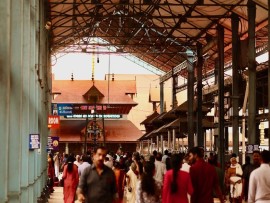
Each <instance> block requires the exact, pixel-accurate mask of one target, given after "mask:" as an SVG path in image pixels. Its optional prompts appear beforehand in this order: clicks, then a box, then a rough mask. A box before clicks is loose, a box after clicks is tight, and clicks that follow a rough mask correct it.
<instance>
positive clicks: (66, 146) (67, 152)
mask: <svg viewBox="0 0 270 203" xmlns="http://www.w3.org/2000/svg"><path fill="white" fill-rule="evenodd" d="M65 153H66V154H69V148H68V142H66V143H65ZM85 153H86V151H85Z"/></svg>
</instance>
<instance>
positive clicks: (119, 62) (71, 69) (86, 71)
mask: <svg viewBox="0 0 270 203" xmlns="http://www.w3.org/2000/svg"><path fill="white" fill-rule="evenodd" d="M98 58H99V63H97V56H94V67H95V71H94V78H95V79H96V80H104V78H105V74H108V73H111V74H112V73H114V74H154V73H153V72H151V71H149V70H147V69H146V68H144V67H142V66H139V65H137V64H135V63H133V62H132V61H130V60H128V59H126V58H124V57H123V56H121V55H116V54H111V55H110V56H109V55H108V54H106V55H99V57H98ZM55 59H56V58H55V57H53V58H52V73H54V77H55V80H70V79H71V74H72V73H73V77H74V79H77V80H89V79H90V80H91V78H92V66H93V65H92V54H85V53H80V54H78V53H69V54H67V55H64V56H62V57H58V58H57V60H55ZM109 61H110V62H109Z"/></svg>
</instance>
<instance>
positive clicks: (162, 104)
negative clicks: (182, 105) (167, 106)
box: [159, 82, 164, 113]
mask: <svg viewBox="0 0 270 203" xmlns="http://www.w3.org/2000/svg"><path fill="white" fill-rule="evenodd" d="M159 86H160V113H163V111H164V83H163V82H161V83H160V84H159Z"/></svg>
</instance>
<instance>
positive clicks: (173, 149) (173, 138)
mask: <svg viewBox="0 0 270 203" xmlns="http://www.w3.org/2000/svg"><path fill="white" fill-rule="evenodd" d="M175 142H176V136H175V129H173V133H172V152H174V151H175Z"/></svg>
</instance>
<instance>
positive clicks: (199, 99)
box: [196, 43, 205, 146]
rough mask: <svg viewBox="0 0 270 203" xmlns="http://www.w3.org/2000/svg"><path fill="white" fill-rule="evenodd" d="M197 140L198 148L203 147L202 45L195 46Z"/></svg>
mask: <svg viewBox="0 0 270 203" xmlns="http://www.w3.org/2000/svg"><path fill="white" fill-rule="evenodd" d="M197 56H198V63H197V122H196V123H197V138H198V146H203V145H204V140H205V139H204V135H203V128H202V88H203V86H202V68H203V54H202V45H201V44H200V43H198V44H197Z"/></svg>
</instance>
